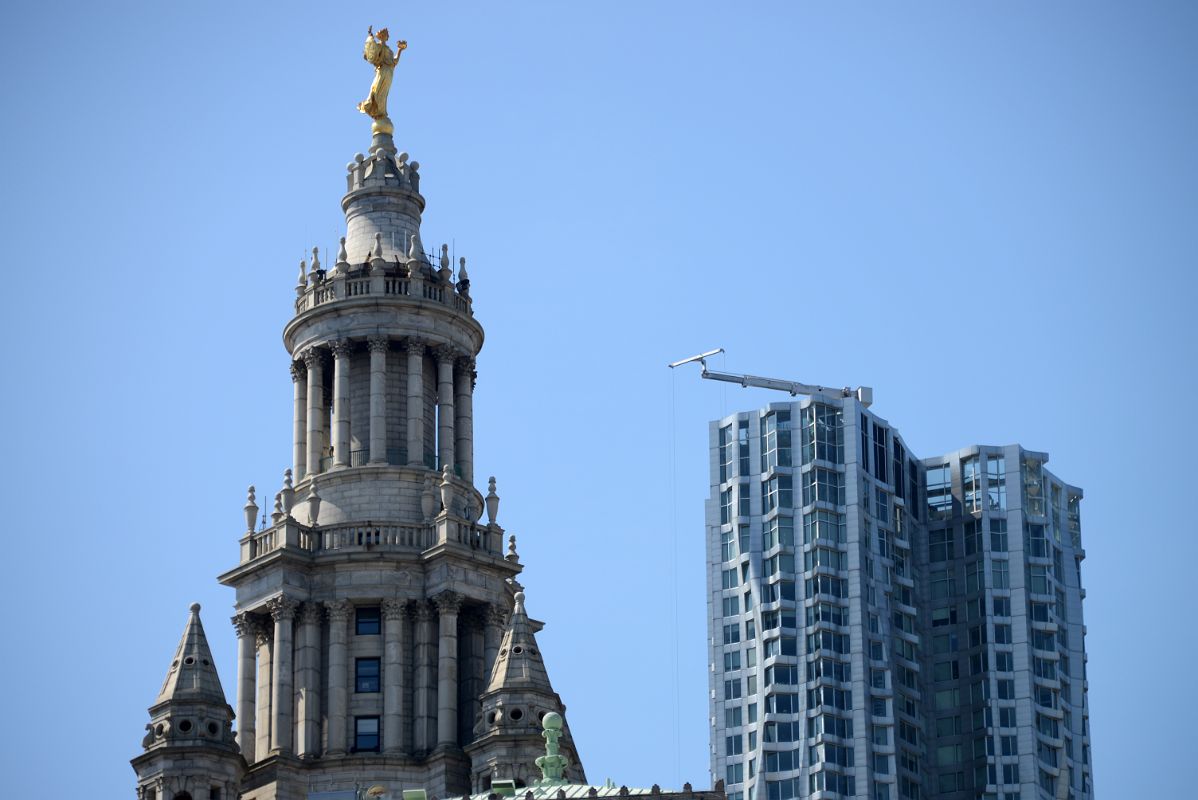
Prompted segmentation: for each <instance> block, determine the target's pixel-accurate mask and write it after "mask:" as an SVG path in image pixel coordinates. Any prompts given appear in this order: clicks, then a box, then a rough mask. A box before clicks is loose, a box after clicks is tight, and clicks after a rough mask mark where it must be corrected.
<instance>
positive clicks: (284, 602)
mask: <svg viewBox="0 0 1198 800" xmlns="http://www.w3.org/2000/svg"><path fill="white" fill-rule="evenodd" d="M266 607H267V608H268V609H269V610H270V615H271V617H273V618H274V620H275V622H279V621H280V620H290V619H295V611H296V609H297V608H299V601H298V600H296V599H295V598H293V597H288V596H287V595H279V596H278V597H272V598H271V599H270V600H267V601H266Z"/></svg>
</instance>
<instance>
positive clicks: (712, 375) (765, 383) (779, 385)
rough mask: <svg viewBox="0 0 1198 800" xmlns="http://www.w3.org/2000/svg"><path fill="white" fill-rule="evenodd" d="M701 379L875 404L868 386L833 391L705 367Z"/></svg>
mask: <svg viewBox="0 0 1198 800" xmlns="http://www.w3.org/2000/svg"><path fill="white" fill-rule="evenodd" d="M699 377H701V378H706V379H707V380H710V381H725V382H726V383H738V384H740V385H741V386H744V387H749V386H752V387H756V388H758V389H777V390H778V391H782V392H788V393H790V396H791V397H794V396H795V395H799V394H805V395H812V394H827V395H832V396H833V397H856V398H857V399H858V400H860V401H861V403H862V405H865V406H869V405H870V404H872V403H873V399H874V393H873V389H870V388H869V387H868V386H861V387H859V388H857V389H850V388H849V387H847V386H846V387H844V388H842V389H833V388H830V387H828V386H815V385H812V384H809V383H796V382H795V381H783V380H779V379H777V378H762V377H760V376H757V375H732V374H730V373H727V372H715V371H713V370H709V369H707V368H706V367H704V369H703V371H702V372H701V373H699Z"/></svg>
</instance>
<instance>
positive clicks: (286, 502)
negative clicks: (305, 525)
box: [282, 468, 295, 516]
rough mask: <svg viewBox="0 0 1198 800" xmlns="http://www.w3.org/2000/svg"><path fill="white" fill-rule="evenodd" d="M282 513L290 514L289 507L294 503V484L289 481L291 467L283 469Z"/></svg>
mask: <svg viewBox="0 0 1198 800" xmlns="http://www.w3.org/2000/svg"><path fill="white" fill-rule="evenodd" d="M282 494H283V514H284V515H286V516H290V515H291V508H292V506H294V505H295V485H294V484H293V483H292V482H291V469H290V468H288V469H285V470H283V492H282Z"/></svg>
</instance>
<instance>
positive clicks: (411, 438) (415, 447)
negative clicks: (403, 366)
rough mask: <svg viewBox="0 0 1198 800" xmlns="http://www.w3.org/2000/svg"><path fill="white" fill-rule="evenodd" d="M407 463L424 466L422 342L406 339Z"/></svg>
mask: <svg viewBox="0 0 1198 800" xmlns="http://www.w3.org/2000/svg"><path fill="white" fill-rule="evenodd" d="M407 350H408V464H410V465H411V466H414V467H423V466H424V342H421V341H420V340H418V339H409V340H408V341H407Z"/></svg>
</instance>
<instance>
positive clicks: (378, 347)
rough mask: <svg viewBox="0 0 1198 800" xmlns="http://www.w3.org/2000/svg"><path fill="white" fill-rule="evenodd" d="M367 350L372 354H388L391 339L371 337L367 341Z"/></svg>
mask: <svg viewBox="0 0 1198 800" xmlns="http://www.w3.org/2000/svg"><path fill="white" fill-rule="evenodd" d="M366 348H367V349H368V350H370V352H372V353H386V352H387V351H388V350H390V349H391V339H390V338H389V337H386V336H371V337H369V338H367V340H366Z"/></svg>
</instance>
